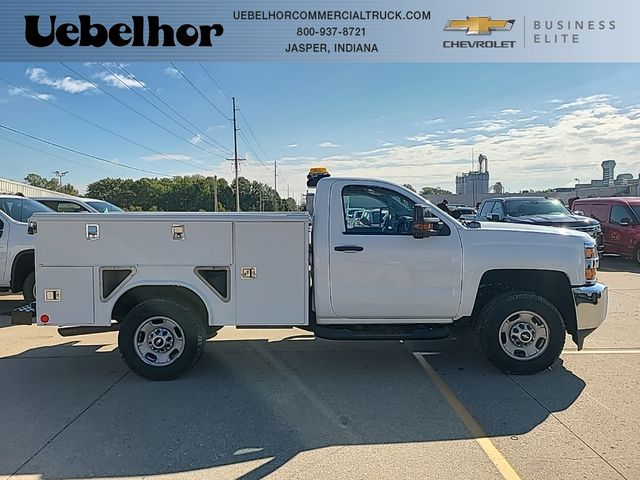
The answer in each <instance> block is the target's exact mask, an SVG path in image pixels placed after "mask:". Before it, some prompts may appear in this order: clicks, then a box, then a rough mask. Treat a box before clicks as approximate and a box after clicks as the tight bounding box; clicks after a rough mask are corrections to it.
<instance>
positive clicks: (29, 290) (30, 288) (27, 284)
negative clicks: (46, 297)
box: [22, 272, 36, 303]
mask: <svg viewBox="0 0 640 480" xmlns="http://www.w3.org/2000/svg"><path fill="white" fill-rule="evenodd" d="M35 287H36V273H35V272H31V273H30V274H29V275H27V277H26V278H25V279H24V282H22V296H23V297H24V299H25V300H26V301H27V302H29V303H31V302H35V301H36V292H35Z"/></svg>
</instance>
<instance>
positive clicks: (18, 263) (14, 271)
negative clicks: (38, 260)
mask: <svg viewBox="0 0 640 480" xmlns="http://www.w3.org/2000/svg"><path fill="white" fill-rule="evenodd" d="M34 269H35V260H34V254H33V250H24V251H22V252H20V253H18V255H16V258H14V259H13V266H12V267H11V290H12V291H13V292H21V291H22V284H23V283H24V280H25V278H27V275H29V274H30V273H31V272H33V270H34Z"/></svg>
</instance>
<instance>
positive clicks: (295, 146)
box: [287, 143, 300, 148]
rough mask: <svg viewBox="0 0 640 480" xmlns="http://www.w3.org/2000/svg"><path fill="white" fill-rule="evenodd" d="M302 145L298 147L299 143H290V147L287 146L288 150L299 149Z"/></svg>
mask: <svg viewBox="0 0 640 480" xmlns="http://www.w3.org/2000/svg"><path fill="white" fill-rule="evenodd" d="M299 146H300V145H298V144H297V143H290V144H289V145H287V148H298V147H299Z"/></svg>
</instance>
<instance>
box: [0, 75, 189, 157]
mask: <svg viewBox="0 0 640 480" xmlns="http://www.w3.org/2000/svg"><path fill="white" fill-rule="evenodd" d="M0 81H2V82H4V83H6V84H7V85H10V86H12V87H14V88H17V89H19V90H21V91H23V92H24V93H26V94H27V95H29V96H31V97H33V98H35V99H36V100H39V101H41V102H45V103H48V104H49V105H51V106H52V107H55V108H57V109H58V110H61V111H63V112H65V113H66V114H68V115H71V116H72V117H75V118H77V119H78V120H82V121H83V122H85V123H88V124H89V125H92V126H94V127H96V128H99V129H100V130H102V131H104V132H107V133H109V134H111V135H113V136H115V137H118V138H120V139H122V140H124V141H126V142H128V143H130V144H132V145H136V146H137V147H140V148H143V149H144V150H147V151H149V152H152V153H155V154H157V155H160V156H162V157H164V158H166V159H168V160H174V161H177V162H180V163H185V164H186V165H189V166H190V167H193V166H194V165H192V164H190V163H186V162H182V161H180V160H176V159H175V158H174V157H172V156H170V155H167V154H166V153H162V152H159V151H158V150H155V149H153V148H151V147H147V146H146V145H143V144H142V143H139V142H137V141H135V140H132V139H130V138H128V137H125V136H124V135H121V134H119V133H117V132H114V131H113V130H110V129H108V128H106V127H103V126H102V125H100V124H98V123H96V122H94V121H92V120H89V119H88V118H85V117H83V116H81V115H78V114H77V113H74V112H72V111H71V110H69V109H67V108H64V107H62V106H60V105H58V104H56V103H53V102H52V101H50V100H47V99H45V98H40V97H38V96H37V95H35V94H33V93H31V92H30V91H29V90H27V89H25V88H22V87H21V86H19V85H15V84H13V83H11V82H9V81H7V80H5V79H3V78H0Z"/></svg>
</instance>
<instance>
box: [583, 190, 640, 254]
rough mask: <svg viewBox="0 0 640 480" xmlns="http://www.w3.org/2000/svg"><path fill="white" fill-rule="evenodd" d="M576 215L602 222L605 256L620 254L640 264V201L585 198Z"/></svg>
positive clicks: (637, 198)
mask: <svg viewBox="0 0 640 480" xmlns="http://www.w3.org/2000/svg"><path fill="white" fill-rule="evenodd" d="M572 208H573V211H574V212H576V213H579V214H582V215H585V216H587V217H592V218H595V219H596V220H598V221H599V222H600V226H601V227H602V233H603V236H604V253H617V254H618V255H622V256H625V257H627V258H633V259H635V261H636V262H638V263H640V197H609V198H583V199H578V200H576V201H574V202H573V205H572Z"/></svg>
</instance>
